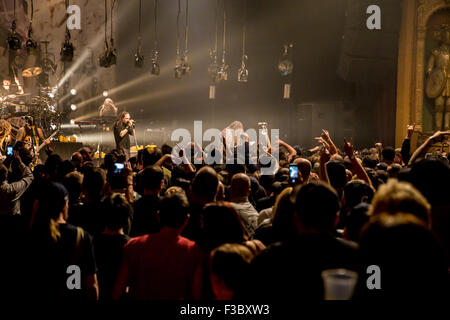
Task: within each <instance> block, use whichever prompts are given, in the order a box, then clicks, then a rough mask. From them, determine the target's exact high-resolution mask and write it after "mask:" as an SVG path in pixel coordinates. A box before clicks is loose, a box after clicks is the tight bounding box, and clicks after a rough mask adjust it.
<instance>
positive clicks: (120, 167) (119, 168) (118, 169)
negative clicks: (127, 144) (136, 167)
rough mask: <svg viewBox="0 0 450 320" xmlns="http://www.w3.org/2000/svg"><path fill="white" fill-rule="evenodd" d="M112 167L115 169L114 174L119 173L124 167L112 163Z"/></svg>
mask: <svg viewBox="0 0 450 320" xmlns="http://www.w3.org/2000/svg"><path fill="white" fill-rule="evenodd" d="M114 166H115V167H116V170H114V173H119V172H121V171H122V170H123V168H125V165H124V164H123V163H114Z"/></svg>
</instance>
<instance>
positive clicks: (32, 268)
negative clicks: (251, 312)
mask: <svg viewBox="0 0 450 320" xmlns="http://www.w3.org/2000/svg"><path fill="white" fill-rule="evenodd" d="M123 130H125V131H124V132H126V130H128V128H125V129H123ZM413 130H414V127H413V126H412V125H411V126H408V127H407V128H405V139H404V141H403V144H402V147H401V148H399V149H395V148H393V147H391V146H385V145H383V144H382V143H377V144H376V145H374V146H372V147H371V148H365V149H357V148H356V146H354V145H353V142H352V141H351V140H350V141H333V140H332V138H331V137H330V135H329V134H328V132H327V131H326V130H323V132H322V135H321V136H320V137H317V138H316V140H317V145H318V146H317V147H315V148H313V149H307V148H302V147H301V146H297V145H292V146H291V145H289V144H288V143H286V142H284V141H281V140H280V141H278V146H279V148H278V150H277V151H278V154H279V159H275V158H273V157H271V154H272V153H273V152H274V151H275V150H274V149H273V148H274V147H273V146H272V147H271V146H270V145H269V147H268V148H263V147H260V148H259V152H260V153H264V154H266V156H267V157H268V158H270V159H272V161H275V163H274V170H273V172H272V174H261V167H262V166H263V164H260V163H257V164H256V165H255V164H250V163H249V161H248V160H249V159H248V153H246V155H245V159H243V160H244V161H243V162H244V163H243V164H237V163H234V164H225V161H223V162H224V163H223V164H212V165H206V162H207V161H206V160H207V158H208V157H211V156H212V155H213V152H219V151H218V150H202V146H199V145H196V144H191V145H190V149H191V150H190V151H191V152H190V157H189V158H188V155H189V152H186V150H184V149H182V148H179V150H177V153H178V155H179V156H180V157H182V158H183V159H184V160H185V161H184V162H183V163H181V164H179V165H176V164H175V163H174V162H173V161H172V159H173V157H174V156H173V152H172V151H173V149H172V147H171V146H169V145H167V144H165V145H161V146H153V145H152V146H145V147H144V148H143V149H142V150H139V151H138V152H136V153H135V154H133V153H131V155H129V150H128V152H127V150H119V149H114V150H112V151H111V152H110V153H108V154H106V156H105V158H104V159H95V158H94V155H93V152H92V150H91V149H90V148H88V147H83V148H82V149H80V150H79V151H77V152H75V153H73V154H72V156H71V158H70V159H62V158H61V157H60V156H59V155H58V154H55V153H54V152H53V153H52V152H51V148H50V149H49V151H48V153H49V155H48V157H47V159H46V161H45V162H44V163H39V164H35V163H34V160H33V159H34V157H33V155H32V154H31V152H30V150H29V149H28V148H26V146H24V144H23V143H16V144H15V145H14V147H13V154H12V155H7V156H4V157H3V162H2V164H0V180H1V186H0V226H1V229H2V231H1V232H0V237H1V239H0V252H1V257H2V262H1V267H0V278H1V279H0V283H2V285H1V286H0V290H1V291H3V296H5V294H7V296H8V297H9V298H10V299H20V300H27V299H32V300H40V299H42V300H45V301H57V300H59V299H62V300H69V301H72V300H76V301H80V300H81V301H84V300H103V301H110V300H120V301H129V300H198V301H213V300H240V299H241V300H246V299H247V300H251V301H276V300H284V301H286V300H296V301H303V300H302V298H303V299H305V300H323V299H325V298H326V293H325V287H324V278H323V277H322V272H323V271H325V270H330V269H346V270H349V271H354V272H355V273H356V274H357V282H356V285H355V286H354V290H353V292H352V294H351V296H350V297H351V298H352V299H353V300H370V301H371V300H372V299H399V298H400V299H408V298H415V299H417V298H427V299H430V298H437V299H444V297H447V296H448V294H449V293H448V292H449V270H450V269H449V266H450V259H449V258H450V197H449V194H450V166H449V159H448V157H447V154H446V153H445V152H431V153H430V152H428V151H429V150H428V148H429V146H430V145H432V144H433V143H436V142H439V141H442V140H443V139H445V138H446V137H448V136H449V135H450V132H440V131H438V132H436V133H435V134H434V135H432V136H431V137H429V138H428V139H427V140H426V141H425V142H424V143H423V144H422V145H421V146H419V148H417V149H416V150H415V151H414V153H412V154H411V152H410V148H411V137H412V134H413ZM0 134H1V132H0ZM244 138H245V136H244ZM239 141H241V140H239V139H237V140H236V144H238V143H239ZM242 143H244V144H245V148H247V149H248V145H249V141H246V139H242ZM275 145H276V144H275ZM50 146H51V145H50ZM235 147H237V146H235ZM129 156H131V157H129ZM195 160H197V161H195ZM235 160H236V159H235ZM196 162H201V164H197V163H196ZM369 266H376V267H378V268H379V276H380V278H381V286H379V285H378V287H377V285H376V284H375V287H376V288H373V287H371V286H369V285H368V283H370V282H371V281H372V280H371V279H369V277H370V276H371V272H368V270H369V269H370V268H369ZM373 281H375V282H374V283H376V282H377V281H376V280H373Z"/></svg>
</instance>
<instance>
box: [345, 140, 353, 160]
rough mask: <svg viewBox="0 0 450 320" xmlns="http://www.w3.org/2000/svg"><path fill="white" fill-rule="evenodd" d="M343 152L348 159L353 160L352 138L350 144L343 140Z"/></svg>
mask: <svg viewBox="0 0 450 320" xmlns="http://www.w3.org/2000/svg"><path fill="white" fill-rule="evenodd" d="M344 152H345V154H346V155H347V156H348V157H349V158H350V159H352V158H353V156H354V149H353V138H350V142H347V140H346V139H345V138H344Z"/></svg>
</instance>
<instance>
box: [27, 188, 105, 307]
mask: <svg viewBox="0 0 450 320" xmlns="http://www.w3.org/2000/svg"><path fill="white" fill-rule="evenodd" d="M68 211H69V193H68V192H67V189H66V188H65V187H64V185H62V184H60V183H53V182H52V183H49V184H48V185H47V186H46V187H44V188H43V190H42V192H41V193H40V196H39V197H38V200H37V210H35V212H34V214H33V217H32V221H31V233H30V240H31V243H30V246H29V252H28V257H29V259H30V261H29V263H30V264H29V265H30V266H33V267H32V268H30V269H28V270H27V271H28V274H27V275H25V276H26V277H27V279H28V277H29V280H28V283H29V285H28V288H27V289H28V290H27V294H30V297H32V298H33V299H34V300H36V299H38V300H40V299H44V300H46V301H54V299H58V300H61V299H64V300H72V301H73V300H78V301H83V300H98V297H99V291H98V281H97V265H96V261H95V255H94V248H93V244H92V237H91V235H90V234H89V233H87V232H86V231H84V230H83V229H82V228H80V227H76V226H74V225H71V224H69V223H67V219H68V216H69V214H68Z"/></svg>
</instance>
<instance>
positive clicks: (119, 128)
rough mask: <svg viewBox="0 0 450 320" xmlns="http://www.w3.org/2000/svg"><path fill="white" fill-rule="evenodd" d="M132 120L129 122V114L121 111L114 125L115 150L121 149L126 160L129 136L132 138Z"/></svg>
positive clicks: (128, 155) (128, 152) (128, 150)
mask: <svg viewBox="0 0 450 320" xmlns="http://www.w3.org/2000/svg"><path fill="white" fill-rule="evenodd" d="M134 134H135V133H134V120H131V118H130V114H129V113H128V112H127V111H123V112H122V113H121V114H120V118H119V119H118V120H117V121H116V122H115V123H114V139H115V140H116V148H117V149H119V150H120V149H123V150H124V151H125V155H126V156H127V160H128V159H129V158H130V137H129V136H130V135H132V136H134Z"/></svg>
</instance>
